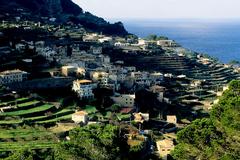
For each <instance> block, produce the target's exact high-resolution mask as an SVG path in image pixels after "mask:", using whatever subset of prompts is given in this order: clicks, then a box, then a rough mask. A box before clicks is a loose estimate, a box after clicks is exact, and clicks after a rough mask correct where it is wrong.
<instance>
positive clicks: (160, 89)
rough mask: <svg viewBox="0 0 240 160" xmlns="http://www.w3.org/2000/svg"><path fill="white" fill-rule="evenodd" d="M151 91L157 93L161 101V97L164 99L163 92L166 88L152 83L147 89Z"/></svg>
mask: <svg viewBox="0 0 240 160" xmlns="http://www.w3.org/2000/svg"><path fill="white" fill-rule="evenodd" d="M149 90H150V91H151V92H153V93H157V94H158V100H159V101H160V102H163V99H164V93H165V90H166V88H165V87H163V86H158V85H154V86H152V87H150V89H149Z"/></svg>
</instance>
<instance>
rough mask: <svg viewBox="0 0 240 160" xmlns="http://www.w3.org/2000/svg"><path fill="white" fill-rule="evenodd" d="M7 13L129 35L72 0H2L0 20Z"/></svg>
mask: <svg viewBox="0 0 240 160" xmlns="http://www.w3.org/2000/svg"><path fill="white" fill-rule="evenodd" d="M6 13H9V14H10V15H12V16H19V15H20V16H22V17H24V18H26V17H27V18H33V17H34V19H38V18H39V20H40V18H41V17H55V18H57V22H58V23H65V22H68V21H72V22H74V23H76V24H81V25H83V27H85V28H86V29H90V30H93V31H96V32H103V33H104V34H110V35H112V34H113V35H123V36H124V35H126V34H128V33H127V31H126V30H125V28H124V26H123V24H122V23H121V22H117V23H114V24H110V23H109V22H107V21H105V20H104V19H103V18H100V17H97V16H95V15H93V14H91V13H89V12H84V11H83V9H82V8H81V7H79V6H78V5H77V4H75V3H73V2H72V1H71V0H1V1H0V18H1V16H5V15H6ZM21 13H23V14H21Z"/></svg>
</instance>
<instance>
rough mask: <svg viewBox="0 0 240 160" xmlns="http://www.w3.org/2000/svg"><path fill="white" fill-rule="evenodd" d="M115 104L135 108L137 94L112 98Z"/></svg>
mask: <svg viewBox="0 0 240 160" xmlns="http://www.w3.org/2000/svg"><path fill="white" fill-rule="evenodd" d="M111 99H112V100H113V101H114V103H116V104H119V105H121V106H122V107H133V106H134V103H135V94H121V95H116V96H114V97H111Z"/></svg>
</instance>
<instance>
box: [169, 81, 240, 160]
mask: <svg viewBox="0 0 240 160" xmlns="http://www.w3.org/2000/svg"><path fill="white" fill-rule="evenodd" d="M177 142H178V145H177V146H176V147H175V149H174V151H173V152H172V156H173V157H174V158H175V159H180V160H181V159H203V160H204V159H206V160H207V159H226V160H234V159H240V81H236V80H234V81H232V82H231V83H230V84H229V89H228V90H227V91H225V92H224V94H223V96H222V97H221V98H220V101H219V103H218V104H217V105H215V106H214V107H213V109H212V111H211V113H210V118H204V119H201V120H196V121H194V122H193V123H192V124H191V125H189V126H188V127H186V128H184V129H183V130H181V131H180V132H178V134H177Z"/></svg>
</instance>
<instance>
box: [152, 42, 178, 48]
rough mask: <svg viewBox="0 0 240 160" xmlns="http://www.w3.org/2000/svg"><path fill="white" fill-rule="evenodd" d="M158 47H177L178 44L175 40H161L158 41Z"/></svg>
mask: <svg viewBox="0 0 240 160" xmlns="http://www.w3.org/2000/svg"><path fill="white" fill-rule="evenodd" d="M157 45H159V46H161V47H177V46H178V44H177V43H176V42H175V41H173V40H159V41H157Z"/></svg>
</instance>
